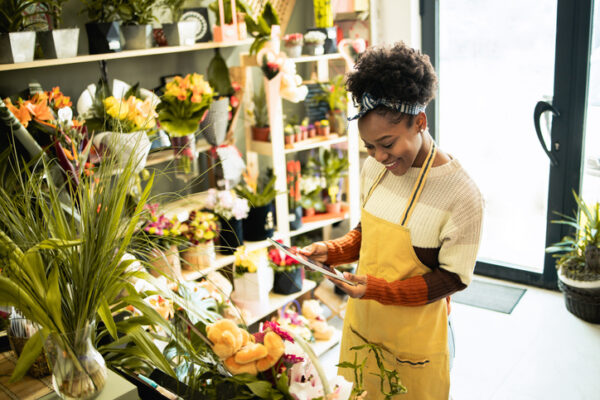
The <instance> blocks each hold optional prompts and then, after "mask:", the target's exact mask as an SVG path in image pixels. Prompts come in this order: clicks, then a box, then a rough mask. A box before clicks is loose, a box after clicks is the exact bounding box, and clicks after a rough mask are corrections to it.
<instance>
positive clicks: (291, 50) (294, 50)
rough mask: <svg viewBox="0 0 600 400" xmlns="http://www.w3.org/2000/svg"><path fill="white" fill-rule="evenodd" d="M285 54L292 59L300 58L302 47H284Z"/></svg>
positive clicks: (296, 45)
mask: <svg viewBox="0 0 600 400" xmlns="http://www.w3.org/2000/svg"><path fill="white" fill-rule="evenodd" d="M284 49H285V54H287V56H288V57H290V58H298V57H300V56H301V55H302V45H301V44H295V45H293V46H287V45H286V46H284Z"/></svg>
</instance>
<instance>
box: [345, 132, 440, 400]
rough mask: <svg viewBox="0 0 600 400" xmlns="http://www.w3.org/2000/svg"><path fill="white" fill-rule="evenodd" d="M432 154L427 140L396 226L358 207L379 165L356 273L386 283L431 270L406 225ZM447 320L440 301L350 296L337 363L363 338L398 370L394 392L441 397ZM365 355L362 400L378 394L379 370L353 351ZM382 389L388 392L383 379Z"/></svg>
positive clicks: (432, 399) (419, 398) (409, 398)
mask: <svg viewBox="0 0 600 400" xmlns="http://www.w3.org/2000/svg"><path fill="white" fill-rule="evenodd" d="M435 154H436V149H435V144H432V146H431V149H430V151H429V154H428V156H427V159H426V161H425V163H424V164H423V167H422V168H421V170H420V172H419V176H418V178H417V182H416V183H415V185H414V188H413V191H412V194H411V196H410V197H409V201H408V204H407V206H406V209H405V211H404V212H403V213H402V216H401V218H400V221H399V224H394V223H391V222H389V221H386V220H383V219H381V218H378V217H375V216H374V215H372V214H370V213H368V212H367V211H366V210H365V208H364V207H365V205H366V203H367V201H368V200H369V197H370V196H371V194H372V193H373V190H375V187H376V186H377V185H378V183H379V182H380V181H381V178H383V176H384V175H385V172H386V170H385V169H384V171H383V172H382V173H381V174H380V175H379V177H378V178H377V180H376V181H375V183H374V184H373V186H372V187H371V189H370V190H369V193H368V194H367V196H366V198H365V201H364V203H363V208H362V213H361V225H362V240H361V248H360V258H359V265H358V271H357V274H359V275H367V274H368V275H372V276H375V277H377V278H382V279H385V280H386V281H388V282H392V281H396V280H400V279H407V278H410V277H413V276H417V275H423V274H425V273H427V272H430V271H431V270H430V269H429V268H428V267H427V266H425V265H424V264H423V263H421V261H419V259H418V258H417V255H416V254H415V251H414V249H413V246H412V243H411V240H410V231H409V230H408V228H406V225H407V224H408V220H409V218H410V215H411V213H412V211H413V209H414V207H415V204H416V203H417V200H418V198H419V195H420V193H421V191H422V189H423V185H424V184H425V180H426V179H427V174H428V172H429V169H430V168H431V165H432V164H433V160H434V159H435ZM447 318H448V313H447V305H446V300H445V299H442V300H438V301H436V302H434V303H430V304H427V305H423V306H415V307H407V306H396V305H383V304H381V303H379V302H377V301H375V300H361V299H352V298H351V299H349V300H348V306H347V309H346V316H345V318H344V329H343V336H342V344H341V352H340V362H342V361H350V362H354V357H355V353H356V351H354V350H350V348H351V347H354V346H360V345H362V344H365V341H368V342H370V343H375V344H378V345H380V346H381V347H382V348H383V349H384V351H383V354H384V356H385V361H384V363H385V364H386V365H385V366H386V368H387V369H395V370H396V371H398V376H399V378H400V381H401V382H402V384H403V385H404V386H406V389H407V393H406V394H405V395H401V396H400V397H401V398H402V399H403V400H413V399H414V400H447V399H448V396H449V390H450V372H449V357H448V336H447V327H448V319H447ZM365 358H367V363H366V365H365V368H364V374H363V386H364V388H365V389H366V390H367V399H379V398H383V395H382V394H381V391H380V380H379V377H377V376H373V375H371V373H377V372H379V369H378V368H377V364H376V362H375V359H374V356H373V354H372V353H371V354H369V355H368V356H367V351H366V350H361V351H359V352H358V361H359V362H360V361H362V360H363V359H365ZM338 372H339V374H340V375H343V376H344V377H345V378H346V380H349V381H354V373H353V371H352V370H350V369H346V368H340V370H339V371H338ZM384 390H385V391H386V392H389V388H388V385H387V381H386V383H385V384H384ZM400 397H399V398H400Z"/></svg>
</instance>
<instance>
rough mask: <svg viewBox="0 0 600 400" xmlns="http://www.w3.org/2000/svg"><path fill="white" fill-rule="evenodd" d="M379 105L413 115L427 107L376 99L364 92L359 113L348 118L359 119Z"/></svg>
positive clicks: (350, 119)
mask: <svg viewBox="0 0 600 400" xmlns="http://www.w3.org/2000/svg"><path fill="white" fill-rule="evenodd" d="M378 106H384V107H387V108H391V109H392V110H395V111H399V112H401V113H404V114H411V115H418V114H419V113H421V112H423V111H425V107H426V105H425V104H419V103H403V102H396V101H391V100H388V99H376V98H375V97H373V96H371V95H370V94H369V93H364V94H363V95H362V98H361V100H360V104H359V105H358V114H356V115H355V116H353V117H350V118H348V121H352V120H355V119H358V118H360V117H362V116H363V115H365V114H366V113H368V112H369V111H371V110H373V109H375V108H376V107H378Z"/></svg>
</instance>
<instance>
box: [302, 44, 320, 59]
mask: <svg viewBox="0 0 600 400" xmlns="http://www.w3.org/2000/svg"><path fill="white" fill-rule="evenodd" d="M302 50H303V51H302V52H303V53H304V54H306V55H307V56H321V55H323V54H325V49H324V47H323V45H322V44H316V43H304V47H303V48H302Z"/></svg>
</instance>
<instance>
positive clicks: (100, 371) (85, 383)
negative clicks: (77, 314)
mask: <svg viewBox="0 0 600 400" xmlns="http://www.w3.org/2000/svg"><path fill="white" fill-rule="evenodd" d="M92 331H93V325H92V324H88V325H87V326H86V327H85V328H83V329H80V330H78V331H76V332H73V333H68V334H56V333H53V334H51V335H50V336H48V340H47V341H46V343H45V346H44V347H45V350H46V354H47V357H48V362H49V363H50V367H51V369H52V387H53V389H54V391H55V392H56V393H57V394H58V395H59V396H60V397H61V398H62V399H68V400H70V399H83V400H87V399H93V398H95V397H96V396H98V395H99V394H100V392H102V389H104V386H105V384H106V379H107V376H108V371H107V369H106V363H105V362H104V359H103V358H102V355H100V353H99V352H98V350H96V348H94V345H93V344H92Z"/></svg>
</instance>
